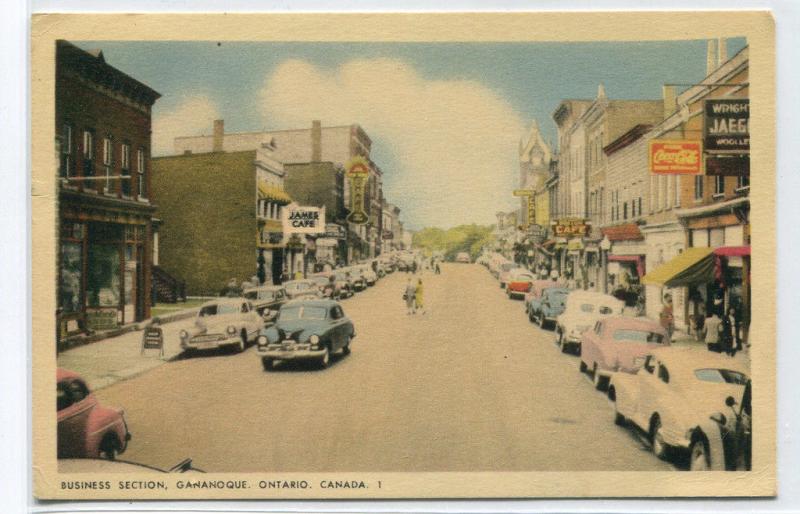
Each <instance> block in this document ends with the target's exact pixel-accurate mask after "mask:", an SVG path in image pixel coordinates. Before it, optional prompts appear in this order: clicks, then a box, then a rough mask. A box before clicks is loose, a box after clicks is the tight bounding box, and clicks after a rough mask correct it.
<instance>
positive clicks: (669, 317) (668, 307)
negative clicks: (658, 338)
mask: <svg viewBox="0 0 800 514" xmlns="http://www.w3.org/2000/svg"><path fill="white" fill-rule="evenodd" d="M659 317H660V321H661V326H662V327H663V328H664V330H666V331H667V335H669V336H670V337H672V332H674V331H675V317H674V314H673V311H672V295H671V294H665V295H664V304H663V306H662V307H661V314H660V316H659Z"/></svg>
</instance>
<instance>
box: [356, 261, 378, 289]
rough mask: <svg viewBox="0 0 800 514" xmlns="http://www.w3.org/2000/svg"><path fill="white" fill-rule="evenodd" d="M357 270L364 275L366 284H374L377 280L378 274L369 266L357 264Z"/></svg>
mask: <svg viewBox="0 0 800 514" xmlns="http://www.w3.org/2000/svg"><path fill="white" fill-rule="evenodd" d="M358 271H359V273H361V276H362V277H364V280H365V281H366V282H367V286H374V285H375V283H376V282H378V274H377V273H375V271H373V270H372V268H371V267H370V266H359V268H358Z"/></svg>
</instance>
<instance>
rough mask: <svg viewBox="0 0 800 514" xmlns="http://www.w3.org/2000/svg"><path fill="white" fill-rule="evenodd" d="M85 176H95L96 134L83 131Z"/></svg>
mask: <svg viewBox="0 0 800 514" xmlns="http://www.w3.org/2000/svg"><path fill="white" fill-rule="evenodd" d="M83 176H84V177H93V176H94V132H92V131H91V130H84V131H83Z"/></svg>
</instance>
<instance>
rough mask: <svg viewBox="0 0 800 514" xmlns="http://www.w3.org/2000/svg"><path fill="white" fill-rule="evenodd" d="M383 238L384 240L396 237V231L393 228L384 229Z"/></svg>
mask: <svg viewBox="0 0 800 514" xmlns="http://www.w3.org/2000/svg"><path fill="white" fill-rule="evenodd" d="M383 239H384V240H389V239H394V232H392V231H391V230H384V231H383Z"/></svg>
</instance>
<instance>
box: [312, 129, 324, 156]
mask: <svg viewBox="0 0 800 514" xmlns="http://www.w3.org/2000/svg"><path fill="white" fill-rule="evenodd" d="M321 160H322V122H320V121H319V120H314V121H312V122H311V162H320V161H321Z"/></svg>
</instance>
